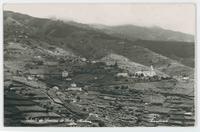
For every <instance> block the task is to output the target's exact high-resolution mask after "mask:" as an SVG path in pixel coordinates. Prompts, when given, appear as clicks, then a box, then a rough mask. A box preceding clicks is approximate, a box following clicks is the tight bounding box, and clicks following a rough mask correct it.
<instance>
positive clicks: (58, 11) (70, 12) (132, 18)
mask: <svg viewBox="0 0 200 132" xmlns="http://www.w3.org/2000/svg"><path fill="white" fill-rule="evenodd" d="M4 10H10V11H15V12H19V13H24V14H28V15H31V16H35V17H40V18H58V19H63V20H73V21H76V22H80V23H86V24H104V25H123V24H133V25H139V26H147V27H151V26H159V27H162V28H165V29H169V30H174V31H180V32H184V33H189V34H195V21H196V20H195V16H196V15H195V6H194V5H193V4H69V3H68V4H66V3H65V4H41V3H40V4H33V3H32V4H20V3H18V4H5V5H4Z"/></svg>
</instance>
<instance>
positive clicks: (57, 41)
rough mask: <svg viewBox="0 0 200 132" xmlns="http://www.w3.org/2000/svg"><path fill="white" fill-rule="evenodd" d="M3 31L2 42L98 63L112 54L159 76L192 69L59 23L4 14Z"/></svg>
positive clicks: (129, 43)
mask: <svg viewBox="0 0 200 132" xmlns="http://www.w3.org/2000/svg"><path fill="white" fill-rule="evenodd" d="M4 27H5V28H4V38H5V42H10V41H16V42H20V43H25V44H28V45H29V46H32V47H38V46H39V47H42V48H44V49H52V48H53V49H55V48H60V49H63V50H65V51H68V52H70V53H71V54H72V53H73V54H75V55H76V56H81V57H85V58H87V59H91V60H93V59H101V58H103V57H105V56H106V55H109V54H110V53H115V54H118V55H122V56H124V57H127V58H128V59H130V60H131V61H133V62H135V63H139V64H142V65H145V66H150V65H153V66H154V67H155V68H156V69H159V70H160V71H161V72H165V73H166V74H169V75H172V76H173V75H175V74H174V73H175V72H171V70H170V71H169V70H166V69H168V68H169V66H170V67H173V71H174V70H175V71H176V69H177V70H178V69H180V67H182V69H183V70H181V71H179V72H176V75H182V74H188V72H189V73H190V72H192V71H193V70H192V68H189V67H187V66H184V65H182V64H179V63H178V62H177V61H174V60H172V59H170V58H167V57H165V56H163V55H160V54H157V53H155V52H153V51H151V50H149V49H147V48H143V47H141V46H140V45H136V44H135V42H132V41H130V40H127V39H123V38H118V37H116V36H111V35H108V34H105V33H103V32H102V31H98V30H93V29H91V28H88V29H87V28H85V27H82V26H75V24H73V25H72V24H68V23H65V22H63V21H60V20H57V21H54V20H50V19H41V18H34V17H31V16H27V15H23V14H19V13H13V12H10V11H5V12H4ZM13 29H15V32H13Z"/></svg>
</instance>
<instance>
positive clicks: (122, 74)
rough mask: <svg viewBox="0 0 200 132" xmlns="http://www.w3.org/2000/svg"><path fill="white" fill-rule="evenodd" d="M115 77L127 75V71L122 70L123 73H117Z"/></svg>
mask: <svg viewBox="0 0 200 132" xmlns="http://www.w3.org/2000/svg"><path fill="white" fill-rule="evenodd" d="M116 76H117V77H128V73H126V72H124V73H117V75H116Z"/></svg>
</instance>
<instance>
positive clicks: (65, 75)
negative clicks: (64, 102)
mask: <svg viewBox="0 0 200 132" xmlns="http://www.w3.org/2000/svg"><path fill="white" fill-rule="evenodd" d="M68 75H69V73H68V72H67V71H65V70H64V71H63V72H62V77H64V78H65V77H68Z"/></svg>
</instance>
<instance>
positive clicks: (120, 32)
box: [91, 25, 194, 42]
mask: <svg viewBox="0 0 200 132" xmlns="http://www.w3.org/2000/svg"><path fill="white" fill-rule="evenodd" d="M91 27H93V28H97V29H100V30H103V31H104V32H105V33H107V34H112V35H114V36H118V37H122V38H127V39H130V40H137V39H142V40H154V41H183V42H194V36H193V35H190V34H186V33H181V32H176V31H171V30H166V29H163V28H160V27H141V26H136V25H119V26H104V25H91Z"/></svg>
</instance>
